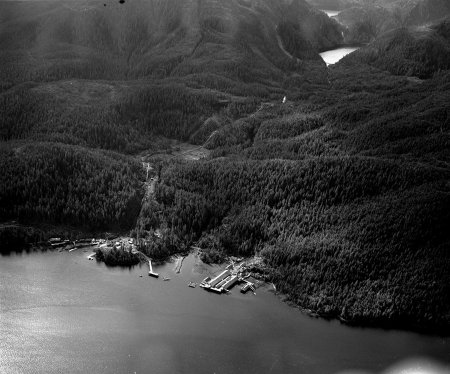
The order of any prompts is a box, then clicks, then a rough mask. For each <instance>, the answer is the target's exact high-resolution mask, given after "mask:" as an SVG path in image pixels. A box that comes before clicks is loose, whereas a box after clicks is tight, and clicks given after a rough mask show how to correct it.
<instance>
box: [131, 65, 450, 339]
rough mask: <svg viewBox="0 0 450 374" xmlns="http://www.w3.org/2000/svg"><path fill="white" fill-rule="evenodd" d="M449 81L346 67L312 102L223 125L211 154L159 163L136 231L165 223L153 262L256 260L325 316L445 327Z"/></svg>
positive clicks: (295, 297)
mask: <svg viewBox="0 0 450 374" xmlns="http://www.w3.org/2000/svg"><path fill="white" fill-rule="evenodd" d="M363 78H364V79H363ZM449 82H450V81H449V75H448V73H441V74H439V75H436V76H435V77H434V78H433V79H431V80H428V81H426V82H422V83H418V82H417V81H412V80H408V79H407V78H405V77H401V76H397V77H394V76H392V75H390V74H389V73H386V72H382V71H379V70H375V69H371V68H368V67H364V66H358V67H355V66H353V65H351V66H349V65H348V64H347V63H344V62H343V63H340V64H338V65H337V66H335V67H333V68H332V69H331V70H330V85H329V86H328V87H322V88H316V89H315V92H314V94H313V93H311V95H310V96H309V99H308V101H304V100H299V101H298V102H297V103H293V102H291V103H287V104H284V105H282V104H277V105H274V106H268V107H265V108H263V109H261V110H259V111H257V112H255V113H252V114H251V115H243V116H242V117H241V118H239V119H237V120H235V122H233V124H232V125H229V126H225V127H223V128H221V129H220V130H219V131H216V133H215V135H214V136H213V138H212V139H211V141H210V142H209V143H208V146H209V148H210V149H211V150H212V153H211V159H210V160H205V161H196V162H181V161H180V162H178V163H171V164H166V163H163V164H161V166H162V174H161V183H160V184H158V186H157V190H156V202H155V203H153V205H151V206H148V207H147V208H146V210H145V214H144V216H145V219H144V218H143V217H141V218H140V222H141V224H140V225H139V226H138V228H137V229H138V231H139V233H140V237H145V235H146V232H148V233H150V234H151V233H152V232H153V230H154V229H155V228H156V227H161V226H163V227H167V228H168V229H167V230H166V231H164V232H165V235H166V237H167V243H166V247H164V243H159V244H158V245H157V246H155V247H153V248H149V254H150V255H152V254H153V255H156V256H158V255H161V256H166V255H168V254H170V253H173V249H171V248H170V247H169V246H170V243H171V242H173V241H177V242H178V243H179V244H178V246H179V247H180V248H181V247H183V248H184V245H183V244H182V243H194V242H196V243H198V245H200V246H201V247H202V248H203V255H202V256H203V257H202V258H203V259H204V260H205V261H213V262H217V261H221V259H223V258H224V257H225V256H227V255H231V254H232V255H238V256H251V255H253V254H255V253H257V254H259V255H261V256H262V257H263V258H264V260H265V263H266V265H267V267H268V268H267V270H266V274H265V276H266V277H267V279H270V280H271V281H274V282H275V284H276V285H277V287H279V288H280V290H282V291H283V292H285V293H286V294H288V295H289V298H290V299H291V300H292V301H293V302H294V303H296V304H299V305H301V306H303V307H305V308H310V309H312V310H315V311H317V312H319V313H320V314H322V315H327V316H331V317H337V316H339V317H340V318H341V319H343V320H346V321H351V322H353V323H362V324H372V323H374V324H383V325H385V326H393V325H394V326H404V327H415V328H422V329H425V328H429V329H436V330H440V331H444V330H446V329H448V327H449V322H450V320H449V310H450V305H449V303H448V301H447V299H448V298H447V297H446V295H447V294H448V293H449V291H450V290H449V288H448V284H449V280H450V272H449V271H448V269H449V266H450V253H449V252H448V245H449V243H450V237H449V235H448V233H447V230H446V229H445V227H447V226H448V225H449V224H450V215H449V214H448V212H449V208H450V185H449V183H448V180H449V177H450V169H449V167H448V165H449V161H450V159H449V154H450V152H449V147H450V142H449V139H450V138H449V130H450V129H449V127H448V124H449V122H448V118H449V114H450V105H449V104H448V103H449V100H448V99H449V89H450V86H449ZM180 242H181V243H180ZM162 248H167V249H166V250H163V249H162Z"/></svg>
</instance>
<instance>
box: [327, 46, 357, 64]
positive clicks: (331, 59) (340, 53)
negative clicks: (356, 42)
mask: <svg viewBox="0 0 450 374" xmlns="http://www.w3.org/2000/svg"><path fill="white" fill-rule="evenodd" d="M359 48H360V47H342V48H336V49H331V50H329V51H325V52H322V53H319V54H320V57H322V59H323V60H324V61H325V62H326V64H327V65H332V64H335V63H336V62H338V61H339V60H341V59H342V58H343V57H345V56H347V55H348V54H349V53H352V52H354V51H356V50H357V49H359Z"/></svg>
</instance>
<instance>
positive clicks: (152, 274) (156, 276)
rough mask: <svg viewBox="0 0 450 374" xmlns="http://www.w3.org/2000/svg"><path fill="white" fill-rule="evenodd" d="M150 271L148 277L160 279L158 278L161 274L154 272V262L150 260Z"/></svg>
mask: <svg viewBox="0 0 450 374" xmlns="http://www.w3.org/2000/svg"><path fill="white" fill-rule="evenodd" d="M148 269H149V271H148V275H150V276H151V277H155V278H158V277H159V274H158V273H155V272H154V271H153V267H152V260H150V259H148Z"/></svg>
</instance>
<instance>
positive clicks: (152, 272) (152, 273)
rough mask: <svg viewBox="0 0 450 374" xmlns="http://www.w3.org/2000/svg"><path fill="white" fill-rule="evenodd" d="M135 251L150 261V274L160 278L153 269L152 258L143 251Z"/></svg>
mask: <svg viewBox="0 0 450 374" xmlns="http://www.w3.org/2000/svg"><path fill="white" fill-rule="evenodd" d="M135 253H138V254H139V255H141V256H142V257H143V258H145V261H148V275H149V276H151V277H154V278H159V274H158V273H155V272H154V271H153V266H152V260H151V259H150V258H149V257H147V256H146V255H145V254H143V253H142V252H141V251H136V252H135Z"/></svg>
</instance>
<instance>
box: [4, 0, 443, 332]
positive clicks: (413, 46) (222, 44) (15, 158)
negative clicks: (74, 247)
mask: <svg viewBox="0 0 450 374" xmlns="http://www.w3.org/2000/svg"><path fill="white" fill-rule="evenodd" d="M349 1H350V0H349ZM24 3H26V2H3V3H0V26H1V27H0V47H1V48H2V51H1V52H0V62H1V63H2V67H1V68H0V167H1V168H0V170H1V171H2V173H1V175H0V244H1V245H0V249H3V248H4V247H5V246H6V247H14V248H18V247H25V246H26V245H27V244H29V243H30V242H31V243H35V242H38V241H42V240H47V239H48V238H49V237H50V235H51V234H52V233H53V232H57V231H51V230H47V229H46V226H45V225H49V227H50V226H51V227H53V228H56V229H58V226H60V227H59V228H60V229H61V230H66V228H67V232H68V233H67V234H66V236H65V237H70V238H72V237H74V235H75V234H72V233H71V231H70V230H72V229H73V230H75V231H76V230H79V231H83V232H105V231H110V232H111V231H112V232H114V233H116V234H119V233H127V234H130V235H132V236H133V237H134V238H136V239H137V244H138V248H139V249H140V250H141V251H142V252H143V253H145V254H146V255H148V256H150V257H152V258H154V259H165V258H167V257H169V256H170V255H173V254H176V253H180V252H185V251H188V250H189V248H190V246H191V245H193V244H195V245H197V246H199V247H201V248H202V254H201V256H202V259H203V260H204V261H205V262H221V261H224V260H225V259H226V258H227V256H230V255H238V256H249V257H250V256H253V255H258V256H261V258H262V259H263V264H264V266H263V268H259V269H254V270H255V271H259V272H261V276H262V277H265V279H267V280H269V281H272V282H274V283H275V284H276V285H277V288H278V289H279V290H280V291H281V292H283V293H284V294H286V295H287V297H288V298H289V299H290V300H291V301H292V302H293V303H295V304H297V305H300V306H302V307H304V308H308V309H311V310H314V311H316V312H318V313H319V314H321V315H324V316H328V317H340V318H341V319H342V320H345V321H348V322H353V323H359V324H383V325H386V326H388V325H389V326H390V325H393V326H402V327H408V328H410V327H414V328H422V329H430V330H431V329H433V330H439V331H449V330H450V299H449V298H448V295H449V294H450V271H449V269H450V252H449V245H450V236H449V231H448V229H447V228H448V227H449V226H450V184H449V178H450V167H449V165H450V164H449V163H450V128H449V126H450V120H449V118H450V104H449V103H450V72H449V70H448V69H449V65H448V60H449V59H448V56H449V50H450V49H449V47H448V46H449V35H450V34H449V27H448V25H449V23H448V21H444V22H440V23H438V24H435V25H431V26H430V27H426V28H421V29H418V28H417V27H416V25H415V26H414V28H411V27H409V26H410V25H409V26H408V27H401V28H400V29H398V30H396V31H388V32H387V33H384V29H383V30H381V29H376V30H372V29H371V30H368V32H370V33H371V34H370V35H371V38H375V41H374V42H373V43H371V44H369V45H367V46H365V47H363V48H361V49H360V51H359V52H357V53H354V54H352V55H349V56H348V57H347V58H344V59H343V60H342V61H341V62H339V63H338V64H336V65H333V66H330V67H328V68H327V67H326V64H325V63H324V62H323V61H322V60H321V59H320V57H319V55H318V52H319V51H320V50H322V49H324V48H332V47H334V46H338V45H340V44H341V43H342V42H343V41H344V40H343V37H342V32H343V29H342V27H343V26H342V25H339V24H338V23H337V22H336V21H334V20H331V19H329V18H328V17H326V16H325V15H324V14H323V13H321V12H319V11H318V10H315V9H313V8H312V7H310V6H308V5H307V4H306V3H305V2H304V1H302V0H295V1H291V2H283V3H280V4H279V3H278V2H271V1H267V2H266V3H265V6H266V8H264V7H261V6H255V7H252V6H250V5H249V4H250V3H249V2H242V1H239V0H230V1H229V2H228V3H227V4H228V5H227V7H224V5H223V4H222V3H221V2H217V1H212V0H206V1H204V2H202V4H203V5H202V7H203V8H201V9H200V10H201V11H199V10H198V9H197V8H194V7H193V6H192V4H191V3H190V2H183V1H180V0H170V1H169V3H170V4H169V5H170V6H166V7H164V6H162V4H163V3H162V2H159V1H153V0H152V1H148V2H142V1H135V2H133V4H132V5H130V6H129V7H128V3H131V2H126V3H125V4H123V7H122V8H119V7H121V6H122V5H119V4H118V5H117V7H106V9H103V8H104V7H103V6H102V4H94V3H90V2H86V4H84V5H83V6H85V8H83V12H81V11H80V9H79V8H77V6H78V5H74V4H72V5H70V4H69V5H70V6H68V4H66V3H65V2H61V3H58V5H57V6H56V5H55V6H54V4H53V3H51V4H50V3H47V2H42V3H40V2H32V4H31V3H27V4H26V5H29V8H26V7H25V5H24ZM259 3H263V1H261V2H259ZM323 3H325V1H323ZM343 3H347V1H343ZM358 3H360V2H358ZM379 3H388V2H386V1H382V0H380V1H379ZM276 4H278V5H276ZM72 6H73V7H75V8H72ZM345 7H347V6H345ZM25 9H26V10H25ZM119 9H120V10H119ZM120 12H122V13H120ZM80 14H83V15H84V16H83V17H81V16H80ZM352 14H353V13H352ZM354 14H358V12H355V13H354ZM383 14H384V13H383ZM144 15H145V16H144ZM369 18H370V17H369ZM381 18H383V17H381ZM395 25H396V24H395V22H394V26H395ZM372 26H374V27H375V26H377V25H372ZM391 26H392V24H390V25H389V27H391ZM394 26H393V27H394ZM377 27H378V26H377ZM389 27H388V26H386V28H389ZM367 41H368V40H367ZM284 97H286V101H285V102H283V103H282V100H283V98H284ZM187 142H189V143H190V144H187ZM185 149H190V150H197V151H201V154H202V155H203V156H206V157H204V158H203V159H196V158H195V157H191V158H189V157H186V151H185ZM197 158H198V157H197ZM143 163H144V164H143ZM145 163H148V164H149V165H151V166H152V170H151V173H150V174H151V175H150V176H151V177H153V178H155V179H154V180H153V182H154V187H155V189H154V191H150V190H152V189H151V188H150V182H149V181H150V179H148V178H147V175H146V169H145V167H143V166H144V165H146V164H145ZM56 229H55V230H56ZM52 230H53V229H52ZM97 256H98V257H99V259H100V260H103V261H105V262H106V263H107V264H109V265H112V266H114V265H118V264H126V265H130V266H131V265H133V264H136V263H137V262H138V258H137V256H136V255H134V254H132V253H130V252H128V251H123V250H121V249H114V250H112V251H109V252H107V251H105V252H101V251H100V252H98V253H97Z"/></svg>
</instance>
